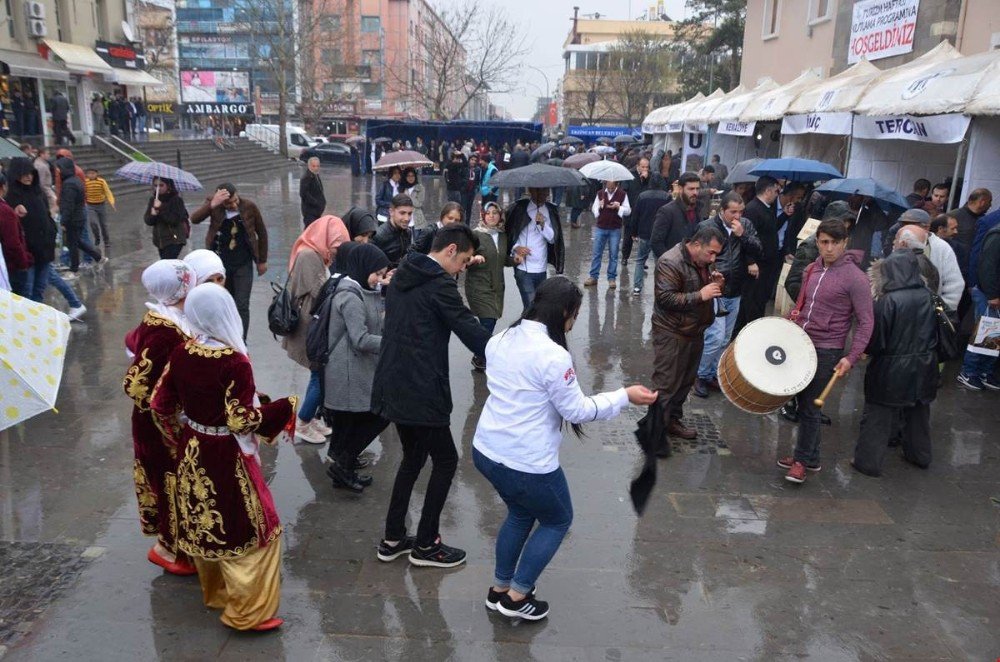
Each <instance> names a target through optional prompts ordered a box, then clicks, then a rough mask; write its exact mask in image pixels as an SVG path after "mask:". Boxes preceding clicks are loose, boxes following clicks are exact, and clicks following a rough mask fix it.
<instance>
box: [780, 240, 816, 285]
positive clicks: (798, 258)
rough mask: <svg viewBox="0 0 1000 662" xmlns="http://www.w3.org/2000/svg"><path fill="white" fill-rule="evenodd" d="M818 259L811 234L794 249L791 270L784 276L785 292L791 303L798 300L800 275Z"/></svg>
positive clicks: (814, 241) (800, 283) (800, 282)
mask: <svg viewBox="0 0 1000 662" xmlns="http://www.w3.org/2000/svg"><path fill="white" fill-rule="evenodd" d="M818 257H819V247H818V246H816V235H815V234H812V235H810V236H808V237H806V238H805V239H803V240H802V243H800V244H799V246H798V248H796V249H795V259H794V260H792V268H791V269H789V270H788V275H787V276H785V291H786V292H788V296H790V297H791V298H792V301H797V300H798V298H799V290H801V289H802V274H803V272H804V271H805V270H806V267H808V266H809V265H810V264H812V263H813V262H815V261H816V258H818Z"/></svg>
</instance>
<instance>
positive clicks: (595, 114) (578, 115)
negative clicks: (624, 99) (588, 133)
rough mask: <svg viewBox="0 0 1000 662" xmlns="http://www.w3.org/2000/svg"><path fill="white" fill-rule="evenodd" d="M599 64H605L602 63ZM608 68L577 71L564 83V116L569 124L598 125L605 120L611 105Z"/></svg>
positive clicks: (567, 77)
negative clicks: (608, 95)
mask: <svg viewBox="0 0 1000 662" xmlns="http://www.w3.org/2000/svg"><path fill="white" fill-rule="evenodd" d="M599 64H604V62H600V63H599ZM607 81H608V71H607V68H604V67H600V66H598V67H597V68H595V69H576V70H574V71H573V72H572V75H571V76H566V78H565V79H564V81H563V115H564V116H565V118H566V122H567V124H571V123H573V122H581V123H583V124H597V123H598V122H600V121H601V120H603V119H605V118H606V117H607V116H608V114H609V112H610V110H611V103H610V102H609V100H608V98H607V93H608V89H607Z"/></svg>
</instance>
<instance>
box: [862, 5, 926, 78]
mask: <svg viewBox="0 0 1000 662" xmlns="http://www.w3.org/2000/svg"><path fill="white" fill-rule="evenodd" d="M919 8H920V0H861V1H860V2H855V3H854V8H853V10H854V11H853V14H852V17H851V41H850V44H849V45H848V50H847V62H848V63H849V64H854V63H855V62H858V61H859V60H869V61H871V60H878V59H881V58H884V57H892V56H893V55H902V54H903V53H909V52H911V51H913V36H914V33H915V32H916V30H917V11H918V10H919Z"/></svg>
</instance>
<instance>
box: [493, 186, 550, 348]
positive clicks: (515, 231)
mask: <svg viewBox="0 0 1000 662" xmlns="http://www.w3.org/2000/svg"><path fill="white" fill-rule="evenodd" d="M530 202H531V200H529V199H528V198H521V199H520V200H518V201H517V202H515V203H514V204H512V205H510V206H509V207H507V210H506V211H504V218H505V219H507V223H506V228H507V238H508V240H509V242H510V247H511V250H513V248H514V246H517V238H518V237H519V236H520V235H521V231H522V230H524V228H525V226H527V225H528V223H533V222H534V219H532V218H529V217H528V204H529V203H530ZM545 206H546V208H547V209H548V210H549V220H550V221H551V222H552V229H553V230H554V231H555V241H554V242H553V243H551V244H549V251H548V253H549V254H548V262H549V264H551V265H552V266H553V267H555V268H556V273H557V274H561V273H562V272H563V267H564V265H565V264H566V246H565V244H564V243H563V231H562V223H560V222H559V208H558V207H556V206H555V205H554V204H552V203H551V202H546V203H545ZM480 356H482V355H480Z"/></svg>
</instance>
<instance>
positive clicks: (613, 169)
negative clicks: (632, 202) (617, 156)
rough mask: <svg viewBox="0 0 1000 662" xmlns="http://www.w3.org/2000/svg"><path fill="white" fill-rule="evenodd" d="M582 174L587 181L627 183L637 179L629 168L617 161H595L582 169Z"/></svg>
mask: <svg viewBox="0 0 1000 662" xmlns="http://www.w3.org/2000/svg"><path fill="white" fill-rule="evenodd" d="M580 174H581V175H583V176H584V177H586V178H587V179H596V180H598V181H602V182H606V181H609V180H610V181H616V182H627V181H629V180H631V179H635V176H633V175H632V173H631V172H629V171H628V168H626V167H625V166H623V165H622V164H621V163H618V162H617V161H594V162H593V163H588V164H587V165H585V166H583V167H582V168H580Z"/></svg>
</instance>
